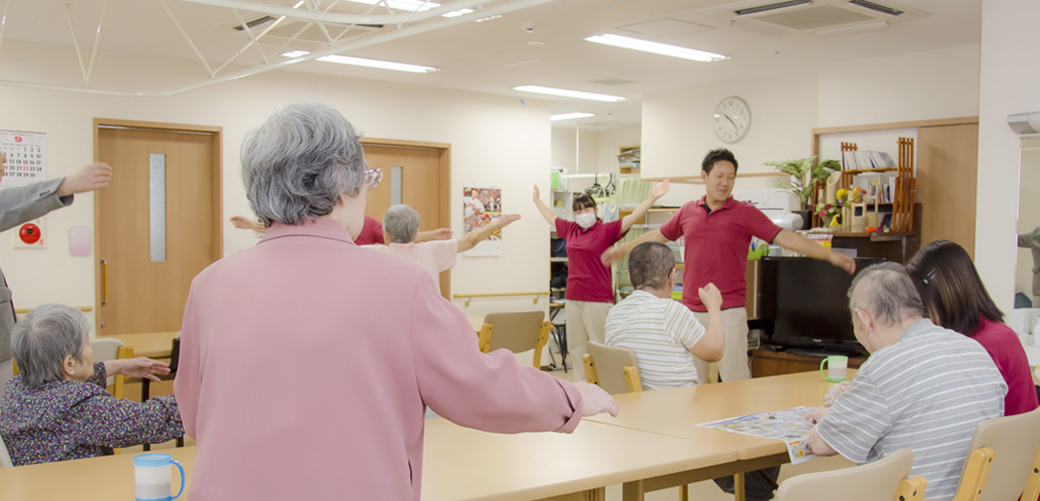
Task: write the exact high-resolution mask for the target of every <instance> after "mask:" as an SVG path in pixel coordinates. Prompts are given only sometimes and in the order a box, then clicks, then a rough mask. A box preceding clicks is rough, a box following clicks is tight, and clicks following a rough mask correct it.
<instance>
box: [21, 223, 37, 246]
mask: <svg viewBox="0 0 1040 501" xmlns="http://www.w3.org/2000/svg"><path fill="white" fill-rule="evenodd" d="M41 235H42V232H41V231H40V227H39V226H36V225H35V224H33V223H25V224H23V225H22V227H21V228H20V229H19V230H18V238H20V239H22V242H25V243H26V244H28V245H32V244H34V243H36V242H38V241H39V240H40V236H41Z"/></svg>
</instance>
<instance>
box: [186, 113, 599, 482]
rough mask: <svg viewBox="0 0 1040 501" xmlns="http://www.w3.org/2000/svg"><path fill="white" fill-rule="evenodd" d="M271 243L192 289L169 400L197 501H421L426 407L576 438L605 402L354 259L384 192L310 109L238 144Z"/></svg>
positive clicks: (429, 294)
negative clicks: (189, 458) (189, 448)
mask: <svg viewBox="0 0 1040 501" xmlns="http://www.w3.org/2000/svg"><path fill="white" fill-rule="evenodd" d="M242 178H243V180H244V181H245V185H246V196H247V197H248V198H249V203H250V205H251V206H252V209H253V212H254V213H255V214H257V216H259V217H260V219H261V220H262V221H263V222H264V224H265V225H266V226H268V230H267V232H266V233H265V234H264V237H263V239H262V240H261V241H260V242H259V243H257V244H256V246H254V247H251V248H249V249H246V250H243V251H241V252H238V253H236V254H233V255H230V256H227V257H225V258H224V259H221V260H220V261H217V262H216V263H213V264H212V265H211V266H210V267H209V268H207V269H205V270H203V271H202V273H200V274H199V275H198V276H196V277H195V280H194V281H193V282H192V284H191V294H190V296H189V297H188V303H187V306H186V307H185V311H184V322H183V326H184V327H183V329H184V330H183V332H182V333H181V352H180V359H179V360H180V365H179V366H178V368H177V380H176V381H175V382H174V389H175V390H176V392H177V402H178V404H179V405H180V411H181V417H182V418H183V419H184V429H185V431H186V432H187V434H188V435H189V436H191V437H193V438H194V439H195V441H196V442H197V443H198V444H199V449H198V455H197V456H196V458H195V469H194V471H193V472H192V481H191V485H190V486H189V488H188V493H187V495H188V496H189V497H190V498H191V499H192V500H193V501H206V500H216V499H220V500H223V499H272V500H273V499H340V498H343V497H349V498H350V499H394V500H409V499H411V500H414V501H418V500H419V491H420V487H421V485H422V472H423V431H424V426H425V420H424V419H423V414H424V412H425V409H426V407H427V406H429V408H431V409H433V410H434V411H435V412H436V413H437V414H439V415H441V416H444V417H445V418H447V419H449V420H451V421H453V422H455V423H457V424H460V425H462V426H469V427H472V428H478V429H481V430H485V431H492V432H504V433H519V432H525V431H557V432H564V433H567V432H570V431H572V430H574V428H575V427H576V426H578V423H579V421H580V420H581V417H582V416H591V415H593V414H596V413H599V412H605V411H610V412H613V413H617V404H616V403H614V401H613V399H611V398H610V396H609V395H607V394H606V393H605V392H604V391H603V390H601V389H599V388H598V387H596V386H594V385H589V384H585V383H581V384H576V383H569V382H567V381H564V380H562V379H557V378H555V377H553V376H551V375H549V374H548V373H545V372H542V371H539V370H537V369H535V368H534V367H531V366H522V365H518V364H517V363H516V359H515V358H514V357H513V354H512V353H511V352H509V351H507V350H497V351H494V352H492V353H488V354H484V353H481V352H480V350H479V348H478V346H477V337H476V336H475V335H474V334H473V329H472V327H471V326H470V323H469V320H467V319H466V316H465V315H464V314H463V313H462V311H461V310H459V308H458V307H457V306H455V305H453V304H451V303H449V302H448V301H445V300H444V299H443V298H441V297H440V295H439V294H437V288H436V286H435V285H434V282H433V280H431V279H430V275H429V273H427V272H426V270H423V269H422V268H420V267H419V266H417V265H415V264H413V263H410V262H407V261H403V260H401V259H399V258H396V257H393V256H386V255H383V254H381V253H379V252H372V251H370V250H364V249H361V248H360V247H358V246H357V245H356V244H355V243H354V241H355V237H356V236H357V235H358V234H359V233H360V232H361V229H362V227H363V225H364V218H365V202H366V198H367V194H368V190H370V189H372V188H374V187H375V186H376V183H377V182H378V181H379V175H378V172H377V171H374V170H371V169H369V168H368V166H367V165H366V164H365V157H364V153H363V150H362V148H361V144H360V142H359V141H358V137H357V135H356V134H355V132H354V129H353V127H351V125H350V123H349V122H347V120H346V119H345V118H343V115H340V114H339V113H338V112H336V111H335V110H333V109H331V108H328V107H326V106H322V105H319V104H313V103H303V104H295V105H292V106H290V107H288V108H286V109H285V110H282V111H280V112H278V113H275V114H274V115H273V116H271V117H270V118H269V119H268V120H267V122H266V123H264V124H263V126H261V127H260V128H259V129H258V130H256V131H254V132H252V133H250V135H249V136H247V137H246V139H245V142H244V143H243V145H242Z"/></svg>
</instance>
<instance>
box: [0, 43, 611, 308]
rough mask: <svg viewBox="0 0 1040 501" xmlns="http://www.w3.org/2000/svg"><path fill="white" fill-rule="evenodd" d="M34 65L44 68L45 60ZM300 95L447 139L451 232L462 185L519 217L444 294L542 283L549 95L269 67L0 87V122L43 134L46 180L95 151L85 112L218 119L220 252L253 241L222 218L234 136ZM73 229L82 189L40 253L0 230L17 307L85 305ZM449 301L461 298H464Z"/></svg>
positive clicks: (389, 127)
mask: <svg viewBox="0 0 1040 501" xmlns="http://www.w3.org/2000/svg"><path fill="white" fill-rule="evenodd" d="M50 53H51V51H50V50H49V49H48V48H41V49H40V50H39V51H38V52H37V53H35V54H34V55H33V57H36V58H44V59H45V58H46V56H48V55H49V54H50ZM104 56H105V57H104V58H103V59H104V60H105V61H106V63H107V64H106V70H107V71H108V73H106V76H107V77H109V78H115V77H113V75H112V72H120V73H121V74H122V75H123V76H124V77H125V78H126V79H128V80H130V79H133V78H135V76H136V74H137V73H138V71H139V70H138V68H137V67H135V66H133V65H131V64H125V65H117V64H115V63H116V62H119V61H124V60H122V59H120V56H118V55H113V54H107V55H104ZM12 57H14V56H12V55H5V58H12ZM100 57H101V56H99V58H100ZM37 62H38V63H39V64H40V65H41V66H46V64H45V63H46V62H47V61H39V60H38V61H37ZM124 62H128V61H124ZM22 63H24V61H23V62H22ZM152 63H153V64H162V63H163V62H162V61H159V62H155V61H153V62H152ZM167 63H168V64H179V63H177V62H167ZM26 67H28V66H26ZM74 69H75V70H76V71H78V68H74ZM302 99H307V100H311V101H318V102H322V103H325V104H328V105H330V106H332V107H334V108H336V109H338V110H339V111H341V112H342V113H343V114H344V115H345V116H346V117H347V118H348V119H349V120H350V121H351V122H352V123H353V124H354V126H355V127H356V128H358V129H359V130H360V131H361V132H364V133H365V134H366V135H368V136H371V137H381V138H393V139H408V140H416V141H431V142H441V143H450V144H451V145H452V190H451V192H452V227H453V229H454V230H455V232H456V234H459V232H460V231H461V226H462V225H461V217H462V216H461V209H460V207H459V206H460V205H461V196H460V193H461V187H462V186H463V185H464V184H481V185H497V186H501V187H502V194H503V206H504V207H503V208H504V210H506V211H508V212H516V213H519V214H521V215H522V216H523V218H524V219H523V220H522V221H521V222H519V223H515V224H514V225H512V226H510V227H509V228H507V229H506V230H504V240H505V246H504V253H503V256H502V257H460V258H459V262H458V266H457V267H456V269H455V271H454V272H453V275H452V278H453V280H452V291H453V292H459V293H466V292H469V293H483V292H521V291H523V292H531V291H541V290H547V286H548V284H547V281H548V279H549V265H548V262H547V260H546V259H545V257H546V256H547V255H548V232H547V231H545V223H544V221H541V217H539V215H538V213H537V212H536V211H535V208H534V205H533V204H532V203H531V202H530V193H531V191H530V190H531V185H532V184H538V185H540V186H541V187H542V188H543V190H545V191H548V185H549V176H548V168H549V164H550V135H551V131H550V126H549V106H548V104H546V103H542V102H537V101H530V100H529V101H527V105H526V106H521V105H520V104H518V103H517V101H516V100H515V99H512V98H505V97H496V96H490V95H484V94H475V93H467V92H458V91H449V90H441V89H433V88H426V87H415V86H406V85H399V84H390V83H385V82H375V81H365V80H350V79H344V78H334V77H329V76H320V75H313V74H304V73H299V72H288V71H278V72H271V73H266V74H263V75H258V76H254V77H250V78H245V79H241V80H236V81H232V82H228V83H225V84H220V85H217V86H214V87H210V88H206V89H202V90H199V91H194V92H191V93H188V94H185V95H180V96H175V97H169V98H124V97H104V96H93V95H87V94H80V93H72V92H59V91H46V90H29V89H17V88H10V87H0V100H2V102H3V103H4V112H3V113H2V114H0V129H12V130H29V131H39V132H45V133H47V161H48V172H47V174H48V176H49V177H51V178H55V177H60V176H64V175H67V174H70V173H72V172H74V171H75V170H76V169H78V168H79V167H80V166H82V165H84V164H86V163H89V162H90V161H91V159H92V158H93V143H92V131H91V127H92V120H93V118H94V117H105V118H120V119H133V120H146V121H156V122H174V123H188V124H205V125H217V126H222V127H223V128H224V151H223V168H224V175H223V180H224V205H223V211H224V216H223V219H224V221H225V224H224V252H225V255H228V254H232V253H234V252H238V251H239V250H242V249H244V248H247V247H250V246H252V245H254V244H255V243H256V238H254V236H253V235H252V232H249V231H243V230H235V229H233V228H232V227H231V225H230V224H229V223H227V222H226V221H227V218H228V217H230V216H231V215H235V214H242V215H249V214H250V211H249V207H248V203H247V201H246V199H245V195H244V190H243V188H242V186H241V181H240V176H239V159H238V151H239V147H240V145H241V142H242V139H243V137H244V135H245V134H246V132H247V131H249V130H250V129H253V128H255V127H257V126H259V125H260V124H261V123H262V122H263V121H264V120H265V119H266V117H267V116H269V115H270V114H271V113H272V112H274V111H276V110H278V109H280V108H283V107H284V106H286V105H288V104H291V103H293V102H296V101H299V100H302ZM594 153H595V151H593V154H592V156H593V157H594V156H595V154H594ZM71 226H87V227H93V197H92V196H91V195H90V194H87V195H84V196H79V197H77V199H76V202H75V204H74V205H73V206H72V207H70V208H66V209H62V210H59V211H55V212H52V213H51V214H50V215H49V216H48V219H47V232H48V234H47V236H48V238H49V239H50V242H49V244H48V248H47V249H45V250H15V249H13V234H12V232H10V231H9V232H5V233H3V234H0V262H2V265H3V269H4V272H5V273H6V274H7V279H8V282H9V284H10V286H11V288H12V289H13V290H14V294H15V304H16V305H17V306H19V307H32V306H36V305H38V304H41V303H45V302H61V303H66V304H70V305H94V262H95V260H96V257H97V256H91V257H89V258H88V257H80V258H73V257H70V255H69V251H68V230H69V227H71ZM456 304H458V305H459V306H460V307H461V306H462V302H461V301H456ZM95 306H96V305H95ZM463 309H464V311H465V312H466V313H467V315H471V316H483V314H484V313H485V312H487V311H492V310H499V311H501V310H521V309H542V310H545V309H546V301H545V300H544V298H543V299H542V300H541V301H540V302H539V304H538V305H533V304H532V302H531V299H530V298H523V299H496V300H482V299H476V300H474V302H473V305H472V306H471V307H469V308H463ZM91 320H92V321H93V319H91Z"/></svg>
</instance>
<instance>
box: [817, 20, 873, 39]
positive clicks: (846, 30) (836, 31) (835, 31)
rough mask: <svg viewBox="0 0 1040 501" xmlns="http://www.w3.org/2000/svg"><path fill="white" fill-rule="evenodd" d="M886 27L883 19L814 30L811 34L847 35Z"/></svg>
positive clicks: (821, 35) (823, 35) (822, 35)
mask: <svg viewBox="0 0 1040 501" xmlns="http://www.w3.org/2000/svg"><path fill="white" fill-rule="evenodd" d="M885 28H888V23H887V22H885V21H878V22H876V23H867V24H857V25H855V26H845V27H843V28H832V29H829V30H820V31H814V32H813V34H814V35H816V36H820V37H825V36H829V35H848V34H850V33H863V32H865V31H877V30H883V29H885Z"/></svg>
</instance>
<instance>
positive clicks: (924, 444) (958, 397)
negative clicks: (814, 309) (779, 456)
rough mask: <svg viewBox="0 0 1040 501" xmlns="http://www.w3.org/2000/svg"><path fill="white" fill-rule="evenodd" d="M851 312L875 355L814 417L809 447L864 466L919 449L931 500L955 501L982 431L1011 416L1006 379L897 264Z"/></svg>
mask: <svg viewBox="0 0 1040 501" xmlns="http://www.w3.org/2000/svg"><path fill="white" fill-rule="evenodd" d="M849 309H850V310H852V324H853V327H854V330H855V333H856V338H857V339H859V341H860V343H862V344H863V346H864V347H865V348H866V349H867V350H868V351H869V352H870V353H871V355H870V358H869V359H868V360H867V362H866V363H864V364H863V366H862V367H861V368H860V370H859V372H858V373H857V374H856V377H855V379H853V381H852V383H851V384H850V385H849V386H848V389H847V390H846V391H845V392H844V393H842V394H841V395H840V396H839V397H838V398H837V399H836V400H834V403H833V405H832V406H830V407H824V408H822V409H820V410H818V411H817V412H815V413H814V414H813V415H812V416H810V417H811V418H812V419H814V420H816V421H817V425H816V427H815V428H813V431H812V432H811V434H810V436H809V445H810V446H811V447H812V450H813V452H814V453H815V454H816V455H818V456H832V455H834V454H841V455H842V456H844V457H845V458H846V459H849V460H850V461H855V462H857V463H869V462H872V461H876V460H878V459H881V458H884V457H885V456H887V455H888V454H891V453H892V452H894V451H896V450H898V449H910V450H911V451H913V453H914V466H913V469H912V470H911V473H910V474H911V475H921V476H923V477H925V478H926V479H927V480H928V487H927V488H926V491H925V497H927V498H928V499H932V500H935V501H949V500H951V499H953V496H954V494H955V493H956V491H957V483H958V481H959V479H960V473H961V466H962V465H963V463H964V459H965V457H966V456H967V454H968V447H969V446H970V443H971V437H972V435H973V434H974V433H975V427H976V426H978V424H979V423H981V422H983V421H985V420H987V419H992V418H996V417H1001V416H1003V415H1004V395H1005V394H1006V393H1007V384H1005V383H1004V378H1003V377H1001V375H1000V372H999V371H998V370H997V367H996V366H995V365H994V364H993V359H992V358H990V356H989V354H987V353H986V350H985V349H984V348H983V347H982V345H980V344H979V343H978V342H976V341H975V340H973V339H971V338H969V337H967V336H964V335H961V334H958V333H956V332H954V331H951V330H947V329H943V328H942V327H937V326H936V325H935V324H933V323H932V321H931V320H928V319H926V318H924V316H923V313H924V308H923V307H922V304H921V298H920V296H918V294H917V290H916V289H915V288H914V285H913V283H912V282H911V281H910V277H909V276H908V275H907V274H906V271H905V270H904V269H903V267H902V266H900V265H898V264H895V263H880V264H876V265H874V266H871V267H870V268H867V269H866V270H864V271H863V272H861V273H860V274H859V276H857V277H856V279H855V280H854V281H853V283H852V287H851V289H850V292H849Z"/></svg>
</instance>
